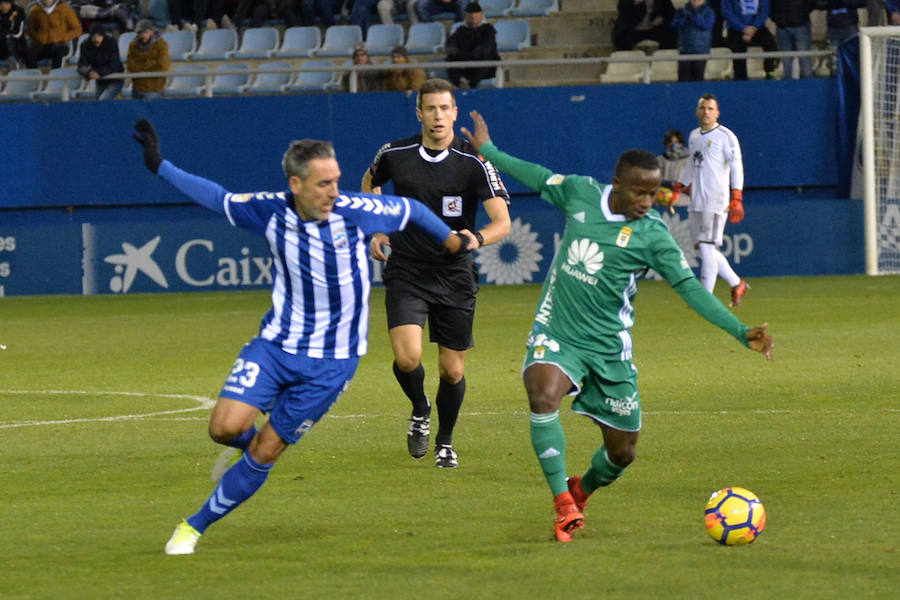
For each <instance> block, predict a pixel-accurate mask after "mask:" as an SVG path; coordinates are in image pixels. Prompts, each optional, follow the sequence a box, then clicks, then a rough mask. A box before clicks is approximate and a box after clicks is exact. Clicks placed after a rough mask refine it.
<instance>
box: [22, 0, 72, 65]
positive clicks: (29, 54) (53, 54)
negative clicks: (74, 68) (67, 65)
mask: <svg viewBox="0 0 900 600" xmlns="http://www.w3.org/2000/svg"><path fill="white" fill-rule="evenodd" d="M25 32H26V33H27V34H28V37H29V38H30V39H29V40H28V46H27V48H26V50H25V64H26V65H27V66H28V68H29V69H35V68H37V63H38V61H39V60H41V59H42V58H50V59H51V60H52V65H53V68H54V69H58V68H59V67H61V66H62V61H63V59H64V58H65V57H66V55H67V54H69V43H70V42H71V41H72V40H74V39H77V38H78V36H79V35H81V21H79V20H78V15H76V14H75V11H74V10H72V7H71V6H69V5H68V4H66V3H65V2H64V1H63V0H40V2H38V3H37V4H35V5H34V6H32V7H31V12H29V13H28V23H27V25H26V26H25Z"/></svg>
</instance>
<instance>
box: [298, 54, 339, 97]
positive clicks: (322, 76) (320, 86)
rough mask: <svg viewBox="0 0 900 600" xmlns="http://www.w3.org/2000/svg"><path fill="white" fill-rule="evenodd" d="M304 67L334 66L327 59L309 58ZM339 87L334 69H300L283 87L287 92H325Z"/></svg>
mask: <svg viewBox="0 0 900 600" xmlns="http://www.w3.org/2000/svg"><path fill="white" fill-rule="evenodd" d="M302 66H304V67H334V64H333V63H331V62H330V61H327V60H310V61H307V62H305V63H303V65H302ZM337 89H340V83H339V81H338V77H337V74H336V73H335V72H334V71H300V72H298V73H297V74H296V75H295V76H294V78H293V80H291V82H290V83H289V84H288V85H287V86H286V87H285V91H288V92H327V91H333V90H337Z"/></svg>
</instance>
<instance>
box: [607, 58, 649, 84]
mask: <svg viewBox="0 0 900 600" xmlns="http://www.w3.org/2000/svg"><path fill="white" fill-rule="evenodd" d="M609 57H610V58H647V55H646V54H644V51H643V50H617V51H615V52H613V53H612V54H610V55H609ZM647 66H648V65H647V62H646V61H644V62H610V63H607V64H606V72H605V73H603V74H602V75H600V81H601V82H603V83H638V82H640V81H642V80H643V79H644V70H645V69H646V68H647Z"/></svg>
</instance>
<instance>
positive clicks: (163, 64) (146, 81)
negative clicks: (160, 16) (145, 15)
mask: <svg viewBox="0 0 900 600" xmlns="http://www.w3.org/2000/svg"><path fill="white" fill-rule="evenodd" d="M126 64H127V66H128V71H129V72H130V73H146V72H148V71H159V72H162V73H164V72H166V71H168V70H169V44H168V43H166V40H164V39H163V38H161V37H160V36H159V34H158V33H157V31H156V25H155V24H154V23H153V21H151V20H150V19H141V20H140V21H138V24H137V35H136V36H135V37H134V39H133V40H132V41H131V44H130V45H129V46H128V61H127V63H126ZM165 87H166V79H165V77H144V78H134V80H133V83H132V86H131V95H132V96H133V97H134V98H137V99H139V100H151V99H153V98H158V97H159V96H161V95H162V91H163V88H165Z"/></svg>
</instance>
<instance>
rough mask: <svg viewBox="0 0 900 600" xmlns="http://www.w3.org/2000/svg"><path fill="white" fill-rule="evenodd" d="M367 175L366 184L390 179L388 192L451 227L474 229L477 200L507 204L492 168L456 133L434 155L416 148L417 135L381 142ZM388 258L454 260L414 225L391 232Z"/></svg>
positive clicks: (427, 260)
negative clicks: (422, 206)
mask: <svg viewBox="0 0 900 600" xmlns="http://www.w3.org/2000/svg"><path fill="white" fill-rule="evenodd" d="M369 173H370V174H371V175H372V185H374V186H381V185H384V184H385V183H386V182H387V181H389V180H390V181H393V182H394V194H396V195H398V196H407V197H409V198H415V199H416V200H419V201H420V202H422V203H424V204H426V205H427V206H428V207H429V208H430V209H431V210H432V211H433V212H434V214H436V215H437V216H438V217H440V218H441V219H442V220H443V221H444V223H446V224H447V225H449V226H450V228H451V229H455V230H461V229H469V230H470V231H472V232H473V233H474V232H475V215H476V214H477V212H478V203H479V202H484V201H486V200H490V199H491V198H494V197H496V196H500V197H501V198H503V199H505V200H506V201H507V202H509V194H507V192H506V188H505V187H504V186H503V182H502V181H501V180H500V174H499V173H498V172H497V170H496V169H495V168H494V166H493V165H492V164H491V163H489V162H487V161H483V160H482V159H481V158H479V157H478V153H477V152H475V150H474V148H472V146H471V144H469V141H468V140H466V139H465V138H461V137H459V136H454V137H453V142H452V143H451V144H450V146H449V147H448V148H447V149H446V150H442V151H441V152H440V153H437V154H435V151H434V150H427V149H426V148H425V147H423V146H422V135H421V134H419V135H415V136H413V137H409V138H405V139H402V140H397V141H395V142H390V143H388V144H385V145H384V146H382V147H381V149H380V150H379V151H378V154H376V155H375V160H374V161H373V162H372V166H370V167H369ZM391 256H392V257H393V256H396V257H398V258H400V259H403V260H407V261H411V262H425V263H431V264H446V263H452V262H455V261H456V260H458V257H456V258H455V257H454V256H453V255H451V254H449V253H448V252H446V251H445V249H444V248H443V246H440V245H438V244H435V242H434V241H432V239H431V238H430V237H428V236H427V235H426V234H425V233H424V232H423V231H422V230H421V229H419V228H418V227H416V226H414V225H410V226H409V227H407V228H406V230H404V231H397V232H394V233H392V234H391Z"/></svg>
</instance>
